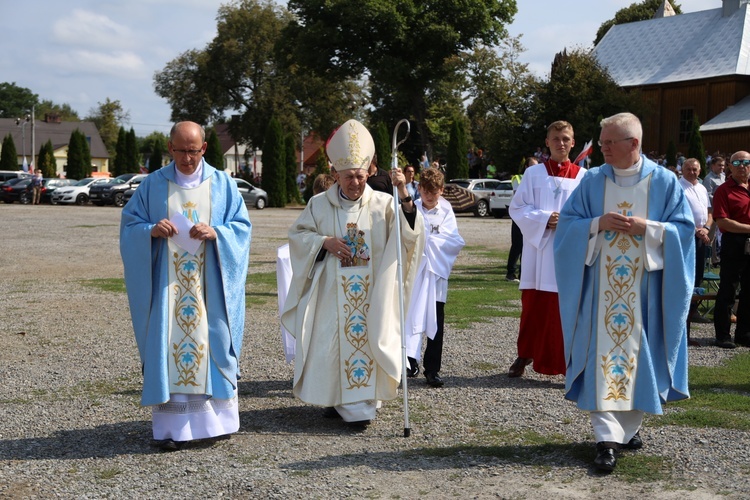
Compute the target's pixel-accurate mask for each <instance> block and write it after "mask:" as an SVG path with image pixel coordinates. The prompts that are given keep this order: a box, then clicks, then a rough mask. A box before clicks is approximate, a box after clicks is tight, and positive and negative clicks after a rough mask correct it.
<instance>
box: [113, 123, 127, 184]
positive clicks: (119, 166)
mask: <svg viewBox="0 0 750 500" xmlns="http://www.w3.org/2000/svg"><path fill="white" fill-rule="evenodd" d="M126 141H127V132H125V127H120V131H119V132H118V134H117V145H116V146H115V159H114V161H113V165H112V175H114V176H115V177H117V176H119V175H122V174H125V173H127V172H128V163H127V162H128V158H127V152H126V149H125V143H126Z"/></svg>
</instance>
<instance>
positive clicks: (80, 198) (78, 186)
mask: <svg viewBox="0 0 750 500" xmlns="http://www.w3.org/2000/svg"><path fill="white" fill-rule="evenodd" d="M104 182H107V179H105V178H102V177H87V178H85V179H81V180H80V181H78V182H76V183H75V184H73V185H72V186H67V187H61V188H57V189H55V192H54V193H52V203H75V204H76V205H85V204H86V203H88V202H89V188H90V187H91V185H92V184H101V183H104Z"/></svg>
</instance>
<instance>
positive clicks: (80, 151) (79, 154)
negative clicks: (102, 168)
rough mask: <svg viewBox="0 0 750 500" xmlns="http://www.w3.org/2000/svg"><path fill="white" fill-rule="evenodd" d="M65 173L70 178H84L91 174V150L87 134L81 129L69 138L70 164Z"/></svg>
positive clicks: (76, 130)
mask: <svg viewBox="0 0 750 500" xmlns="http://www.w3.org/2000/svg"><path fill="white" fill-rule="evenodd" d="M65 175H66V177H68V178H69V179H83V178H85V177H88V176H90V175H91V152H90V150H89V146H88V143H87V142H86V136H85V135H84V134H83V132H81V131H80V130H79V129H75V130H74V131H73V132H72V133H71V134H70V139H69V140H68V164H67V166H66V170H65Z"/></svg>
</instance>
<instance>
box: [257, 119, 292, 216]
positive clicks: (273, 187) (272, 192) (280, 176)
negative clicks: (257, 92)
mask: <svg viewBox="0 0 750 500" xmlns="http://www.w3.org/2000/svg"><path fill="white" fill-rule="evenodd" d="M285 156H286V154H285V153H284V133H283V132H282V130H281V124H280V123H279V120H277V119H276V117H275V116H274V117H272V118H271V121H270V122H269V123H268V127H267V128H266V136H265V139H264V141H263V174H262V176H261V187H262V188H263V189H264V190H265V191H266V193H268V206H269V207H283V206H285V205H286V180H285V179H286V166H285V163H284V157H285Z"/></svg>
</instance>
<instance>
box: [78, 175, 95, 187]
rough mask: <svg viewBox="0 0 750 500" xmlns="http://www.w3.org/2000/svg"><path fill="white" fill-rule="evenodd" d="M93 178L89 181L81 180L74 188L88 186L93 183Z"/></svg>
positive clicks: (88, 179)
mask: <svg viewBox="0 0 750 500" xmlns="http://www.w3.org/2000/svg"><path fill="white" fill-rule="evenodd" d="M93 180H94V178H93V177H89V178H87V179H81V180H80V181H78V182H76V183H75V184H73V185H74V186H88V185H89V183H90V182H91V181H93Z"/></svg>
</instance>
